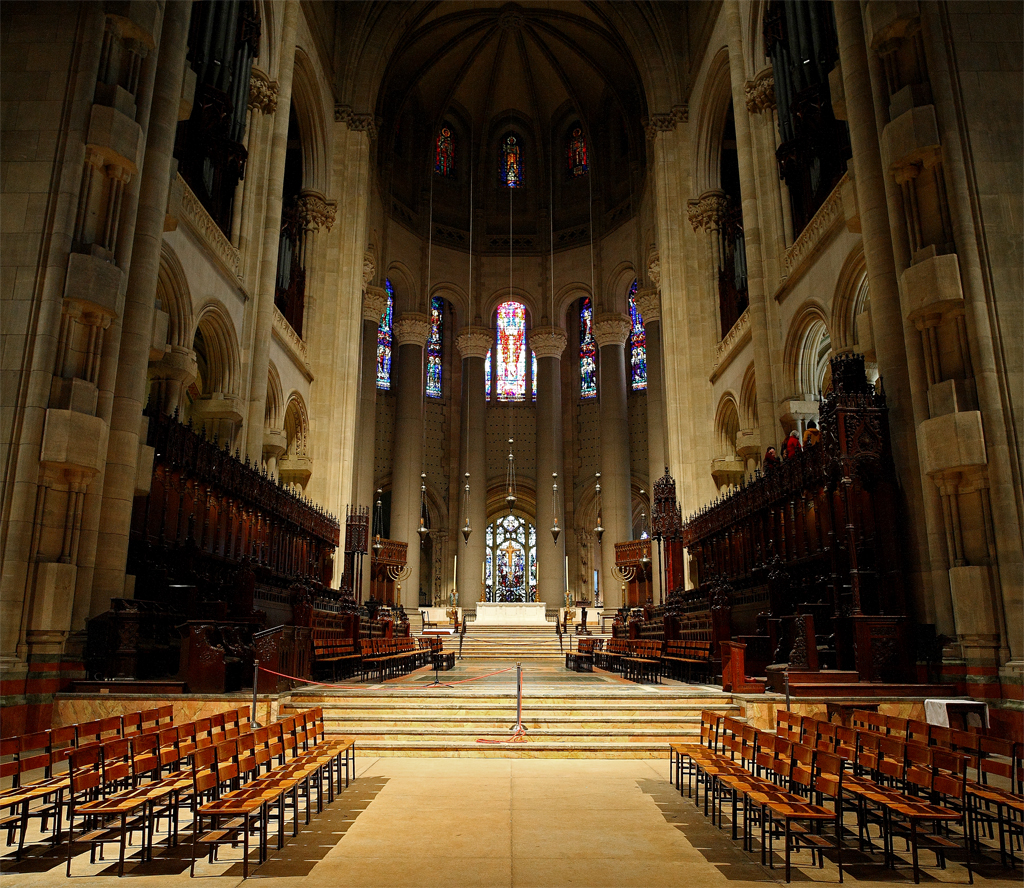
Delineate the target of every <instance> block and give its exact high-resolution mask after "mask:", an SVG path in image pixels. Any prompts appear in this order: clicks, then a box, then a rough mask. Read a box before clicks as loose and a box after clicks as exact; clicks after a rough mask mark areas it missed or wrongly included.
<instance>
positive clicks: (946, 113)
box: [922, 7, 1024, 684]
mask: <svg viewBox="0 0 1024 888" xmlns="http://www.w3.org/2000/svg"><path fill="white" fill-rule="evenodd" d="M947 14H948V13H947ZM945 15H946V14H942V15H941V16H940V9H939V8H938V7H934V8H933V7H928V8H927V9H923V10H922V20H923V25H924V27H923V28H922V32H923V35H924V38H925V54H926V57H927V62H928V70H929V72H930V78H929V80H930V83H931V86H932V94H933V95H934V97H935V111H936V115H937V118H938V124H939V128H940V130H941V131H942V132H943V133H945V132H950V133H951V132H953V131H955V129H957V128H958V127H965V126H966V125H967V122H966V120H965V119H963V117H962V114H963V112H961V115H958V113H957V99H956V88H955V86H954V75H953V72H952V71H951V70H950V68H949V65H950V59H951V57H952V56H951V54H948V53H947V44H946V41H947V40H948V39H949V35H948V34H947V33H944V30H945V29H944V28H943V24H942V21H941V20H940V19H941V18H945ZM947 21H948V19H947ZM961 76H964V75H961ZM1007 101H1009V102H1012V101H1013V99H1012V98H1009V99H1007ZM964 144H965V142H964V140H962V139H961V138H949V139H944V140H943V145H942V157H943V163H944V164H945V168H946V176H945V182H946V187H947V189H948V195H949V208H950V216H951V227H952V229H953V238H954V241H955V242H956V247H957V259H958V261H959V266H960V280H961V284H962V287H963V296H964V306H965V315H964V318H963V319H962V321H961V323H962V324H963V325H965V329H964V332H965V333H966V335H967V338H968V341H969V346H970V356H969V358H968V360H969V364H970V366H971V367H972V369H973V376H974V379H975V383H976V385H977V391H978V406H979V408H980V409H981V414H982V417H983V422H984V430H985V441H984V443H985V454H986V456H987V459H988V476H989V484H990V487H989V488H987V489H985V488H983V489H984V490H985V493H984V496H985V498H986V499H985V502H986V503H988V502H989V501H991V504H992V505H993V506H994V508H992V509H991V515H992V524H993V527H992V531H993V535H992V536H991V543H992V545H993V547H994V549H995V553H994V554H993V556H992V557H991V558H990V560H991V564H992V567H993V568H994V573H995V577H997V578H998V579H997V582H998V585H999V588H998V591H997V593H996V594H997V596H998V598H1001V600H998V599H997V604H996V608H997V610H998V611H999V613H998V614H997V617H998V619H997V622H998V623H999V624H1001V625H1002V626H1003V627H1004V631H1003V635H1004V637H1003V639H1002V645H1003V647H1004V653H1005V648H1006V646H1007V645H1008V646H1009V654H1010V656H1011V657H1012V664H1011V665H1010V669H1009V672H1010V674H1012V675H1014V676H1015V679H1011V680H1015V681H1016V683H1018V684H1019V683H1020V680H1021V673H1022V672H1024V638H1022V633H1021V632H1020V616H1019V615H1020V613H1021V611H1022V609H1024V600H1022V595H1024V549H1022V545H1021V523H1020V515H1021V509H1022V503H1021V499H1022V492H1021V490H1022V489H1021V485H1020V482H1019V480H1018V481H1017V482H1016V483H1015V482H1014V478H1015V477H1017V478H1018V479H1019V477H1020V475H1019V473H1020V459H1021V455H1020V450H1019V449H1018V450H1017V452H1016V453H1015V452H1014V448H1013V447H1012V446H1011V444H1010V442H1011V441H1014V440H1017V441H1018V442H1019V438H1017V435H1018V434H1019V430H1012V426H1013V420H1012V418H1011V417H1010V415H1009V414H1010V411H1009V409H1008V405H1006V404H1004V401H1003V398H1004V397H1005V395H1006V392H1005V391H1004V390H1003V387H1002V385H1001V383H1000V370H999V365H1000V361H1003V360H1005V358H1002V356H1001V355H998V354H997V352H998V351H999V346H998V344H997V343H998V339H999V337H998V334H997V327H996V325H995V324H994V322H993V320H992V315H991V314H990V312H991V310H992V306H993V305H994V304H995V301H996V299H995V295H994V293H993V292H991V289H990V286H986V281H985V277H984V272H983V270H982V262H983V257H984V256H985V255H986V254H987V253H989V252H990V251H991V250H992V247H991V246H988V245H986V246H985V247H984V249H983V248H982V245H980V244H979V240H978V232H977V226H978V225H979V224H980V222H981V214H978V213H976V210H975V200H976V199H977V198H978V195H977V194H974V195H972V193H971V183H972V182H973V181H974V177H973V176H971V175H969V173H968V169H967V166H968V159H967V158H965V156H964ZM975 158H976V162H977V163H978V164H979V165H980V163H981V162H982V161H981V159H980V156H979V155H978V154H975ZM1014 181H1016V182H1018V183H1019V181H1020V180H1019V176H1018V178H1016V179H1015V180H1014ZM976 187H977V186H975V188H976ZM1018 193H1019V186H1018ZM1011 378H1012V376H1011V375H1010V374H1009V373H1007V375H1006V377H1004V379H1011ZM1018 379H1019V377H1018ZM1018 385H1019V383H1018ZM1010 387H1011V388H1012V383H1010ZM1018 392H1019V388H1018ZM1018 403H1019V402H1018ZM1018 409H1019V407H1018ZM1019 446H1020V445H1019V443H1018V444H1017V447H1018V448H1019ZM989 498H990V500H989ZM986 510H987V507H986ZM1014 614H1017V615H1018V616H1017V617H1016V618H1014V617H1013V615H1014ZM1014 621H1016V625H1017V631H1009V632H1006V631H1005V627H1006V625H1007V624H1008V625H1009V626H1010V627H1012V626H1013V624H1014ZM1004 659H1005V657H1004ZM1004 665H1005V664H1004Z"/></svg>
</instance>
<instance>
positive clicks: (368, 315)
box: [363, 287, 388, 324]
mask: <svg viewBox="0 0 1024 888" xmlns="http://www.w3.org/2000/svg"><path fill="white" fill-rule="evenodd" d="M387 307H388V291H387V290H385V289H384V288H383V287H367V288H366V290H365V291H364V292H363V320H364V321H373V322H374V323H375V324H379V323H380V320H381V318H382V317H384V312H385V311H387Z"/></svg>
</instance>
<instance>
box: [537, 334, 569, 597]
mask: <svg viewBox="0 0 1024 888" xmlns="http://www.w3.org/2000/svg"><path fill="white" fill-rule="evenodd" d="M567 341H568V340H567V337H566V334H565V331H564V330H563V329H561V328H560V327H537V328H535V329H533V330H531V331H530V347H531V348H532V349H533V350H534V352H535V353H536V354H537V462H536V465H537V600H538V601H543V602H544V603H545V604H546V605H547V606H548V608H558V607H560V606H561V605H563V604H564V603H565V489H566V478H565V473H564V471H563V469H562V370H561V359H562V352H564V351H565V346H566V342H567ZM552 473H557V474H558V480H557V483H558V496H557V499H556V500H555V503H554V510H553V511H552V495H551V494H552V490H551V484H552V477H551V476H552ZM555 522H557V523H558V526H559V528H561V530H560V532H559V534H558V539H557V540H555V539H554V538H553V537H552V535H551V527H552V526H553V524H554V523H555Z"/></svg>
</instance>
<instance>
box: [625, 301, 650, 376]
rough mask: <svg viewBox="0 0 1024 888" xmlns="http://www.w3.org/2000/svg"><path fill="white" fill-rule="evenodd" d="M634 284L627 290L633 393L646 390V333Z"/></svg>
mask: <svg viewBox="0 0 1024 888" xmlns="http://www.w3.org/2000/svg"><path fill="white" fill-rule="evenodd" d="M636 283H637V282H636V281H633V286H631V287H630V288H629V320H630V331H629V365H630V381H631V383H632V386H633V391H634V392H642V391H645V390H646V389H647V331H646V330H644V319H643V317H642V316H641V314H640V309H639V308H637V307H636Z"/></svg>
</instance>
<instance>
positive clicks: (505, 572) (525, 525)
mask: <svg viewBox="0 0 1024 888" xmlns="http://www.w3.org/2000/svg"><path fill="white" fill-rule="evenodd" d="M484 586H485V591H486V598H487V600H488V601H536V600H537V528H536V527H535V526H534V525H533V524H531V523H530V522H529V521H527V520H526V519H525V518H520V517H519V516H518V515H503V516H501V517H500V518H496V519H495V520H494V521H492V522H491V523H490V524H489V525H487V535H486V554H485V555H484Z"/></svg>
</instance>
